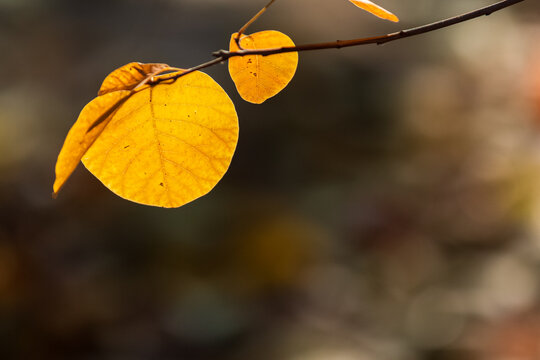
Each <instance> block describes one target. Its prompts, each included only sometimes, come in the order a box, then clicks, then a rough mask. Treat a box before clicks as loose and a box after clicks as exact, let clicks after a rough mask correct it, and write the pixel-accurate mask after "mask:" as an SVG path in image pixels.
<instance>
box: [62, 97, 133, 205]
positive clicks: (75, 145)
mask: <svg viewBox="0 0 540 360" xmlns="http://www.w3.org/2000/svg"><path fill="white" fill-rule="evenodd" d="M130 95H131V92H130V91H126V90H121V91H115V92H111V93H108V94H105V95H103V96H99V97H97V98H95V99H94V100H92V101H91V102H90V103H88V104H87V105H86V106H85V107H84V108H83V109H82V111H81V113H80V115H79V118H78V119H77V121H76V122H75V124H74V125H73V127H72V128H71V130H69V133H68V135H67V137H66V140H65V141H64V145H63V146H62V150H60V154H59V155H58V160H57V161H56V169H55V172H56V179H55V181H54V185H53V196H56V195H57V194H58V191H60V189H61V188H62V186H63V185H64V183H65V182H66V180H67V179H68V178H69V176H70V175H71V173H73V171H74V170H75V168H76V167H77V165H78V164H79V161H81V158H82V156H83V155H84V153H85V152H86V151H87V150H88V149H89V148H90V146H91V145H92V144H93V143H94V141H95V140H96V139H97V137H98V136H99V135H100V134H101V132H102V131H103V129H104V128H105V126H106V125H107V124H108V122H109V121H110V120H111V118H112V116H111V115H112V114H113V113H114V112H115V111H116V110H117V109H118V108H119V107H120V105H122V103H123V102H124V101H126V99H127V98H128V97H129V96H130Z"/></svg>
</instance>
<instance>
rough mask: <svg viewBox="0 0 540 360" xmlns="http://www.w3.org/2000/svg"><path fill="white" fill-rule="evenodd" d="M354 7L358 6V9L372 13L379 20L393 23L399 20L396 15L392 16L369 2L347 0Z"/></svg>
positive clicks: (367, 0) (365, 0) (366, 0)
mask: <svg viewBox="0 0 540 360" xmlns="http://www.w3.org/2000/svg"><path fill="white" fill-rule="evenodd" d="M349 1H350V2H352V3H353V4H354V5H356V6H358V7H359V8H360V9H364V10H366V11H367V12H370V13H372V14H373V15H375V16H378V17H380V18H381V19H385V20H390V21H393V22H398V21H399V19H398V17H397V16H396V15H394V14H392V13H391V12H390V11H388V10H386V9H383V8H382V7H380V6H379V5H377V4H374V3H372V2H371V1H369V0H349Z"/></svg>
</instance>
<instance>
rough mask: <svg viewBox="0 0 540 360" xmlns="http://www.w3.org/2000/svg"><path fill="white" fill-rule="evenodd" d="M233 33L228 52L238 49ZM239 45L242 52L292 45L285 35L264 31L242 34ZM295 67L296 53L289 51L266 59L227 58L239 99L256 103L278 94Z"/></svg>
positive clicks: (292, 74)
mask: <svg viewBox="0 0 540 360" xmlns="http://www.w3.org/2000/svg"><path fill="white" fill-rule="evenodd" d="M236 36H237V33H234V34H232V36H231V42H230V51H237V50H239V48H238V45H237V44H236V41H235V38H236ZM240 45H241V46H242V48H244V49H273V48H281V47H284V46H294V43H293V41H292V40H291V39H290V38H289V37H288V36H287V35H285V34H283V33H281V32H279V31H274V30H267V31H261V32H257V33H254V34H251V35H242V36H241V37H240ZM297 66H298V53H297V52H290V53H283V54H275V55H269V56H261V55H249V56H236V57H232V58H230V59H229V73H230V74H231V78H232V80H233V82H234V84H235V85H236V89H237V90H238V93H239V94H240V96H241V97H242V99H244V100H246V101H249V102H251V103H255V104H261V103H263V102H264V101H265V100H267V99H269V98H271V97H272V96H274V95H276V94H277V93H279V92H280V91H281V90H283V89H284V88H285V86H287V84H288V83H289V82H290V81H291V80H292V78H293V77H294V73H295V72H296V68H297Z"/></svg>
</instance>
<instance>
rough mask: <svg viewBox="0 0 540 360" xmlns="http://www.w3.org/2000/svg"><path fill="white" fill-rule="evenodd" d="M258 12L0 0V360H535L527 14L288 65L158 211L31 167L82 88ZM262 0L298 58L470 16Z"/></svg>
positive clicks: (524, 7)
mask: <svg viewBox="0 0 540 360" xmlns="http://www.w3.org/2000/svg"><path fill="white" fill-rule="evenodd" d="M265 2H266V1H265V0H260V1H259V0H257V1H255V0H189V1H188V0H154V1H149V0H148V1H142V0H137V1H135V0H114V1H112V0H108V1H105V0H96V1H70V0H0V49H1V56H0V65H1V66H0V79H1V81H0V358H1V359H45V360H48V359H111V360H113V359H134V360H137V359H189V360H206V359H224V360H244V359H245V360H248V359H250V360H251V359H261V360H274V359H279V360H388V359H392V360H415V359H420V360H424V359H425V360H458V359H459V360H488V359H489V360H503V359H504V360H506V359H512V360H534V359H536V360H537V359H540V45H539V44H540V43H539V41H538V40H539V39H540V12H539V10H540V3H539V2H537V1H532V0H529V1H525V2H523V3H521V4H518V5H516V6H513V7H511V8H509V9H506V10H503V11H501V12H498V13H495V14H493V15H491V16H489V17H483V18H480V19H477V20H474V21H470V22H468V23H464V24H460V25H457V26H454V27H452V28H448V29H444V30H440V31H437V32H433V33H430V34H425V35H422V36H419V37H414V38H411V39H405V40H401V41H397V42H394V43H390V44H387V45H385V46H379V47H377V46H365V47H357V48H349V49H342V50H326V51H319V52H306V53H301V54H300V65H299V68H298V71H297V74H296V77H295V78H294V79H293V81H292V82H291V84H290V85H289V86H288V87H287V88H286V89H285V90H284V91H283V92H282V93H280V94H279V95H278V96H276V97H274V98H272V99H270V100H269V101H267V102H266V103H265V104H263V105H252V104H249V103H246V102H243V101H242V100H241V99H240V97H239V96H238V94H237V93H236V92H235V89H234V85H233V83H232V82H231V80H230V79H229V76H228V72H227V68H226V66H225V65H222V66H216V67H213V68H211V69H208V73H209V74H210V75H212V76H213V77H214V78H215V79H216V80H217V81H218V82H219V83H220V84H221V85H222V86H223V87H224V88H225V90H226V91H227V92H228V93H229V95H230V96H231V98H232V99H233V101H234V102H235V104H236V108H237V111H238V115H239V118H240V140H239V144H238V148H237V151H236V154H235V157H234V159H233V162H232V164H231V167H230V169H229V171H228V173H227V174H226V175H225V177H224V178H223V180H222V181H221V182H220V183H219V184H218V186H217V187H216V188H215V189H214V190H213V191H212V192H211V193H210V194H209V195H207V196H205V197H203V198H201V199H199V200H196V201H195V202H193V203H190V204H188V205H186V206H183V207H181V208H179V209H172V210H166V209H160V208H153V207H145V206H141V205H138V204H134V203H131V202H128V201H125V200H122V199H120V198H119V197H117V196H116V195H114V194H113V193H111V192H110V191H109V190H107V189H106V188H105V187H104V186H103V185H101V183H100V182H99V181H98V180H97V179H96V178H94V177H93V176H92V175H91V174H90V173H89V172H88V171H86V169H84V167H83V166H79V168H78V170H77V171H76V173H75V174H74V175H73V176H72V178H71V179H70V180H69V181H68V183H67V185H66V186H65V188H64V189H63V191H62V192H61V194H60V196H59V198H58V199H57V200H52V199H51V196H50V194H51V191H52V183H53V179H54V164H55V161H56V156H57V154H58V152H59V150H60V148H61V146H62V143H63V140H64V138H65V135H66V134H67V132H68V130H69V128H70V127H71V125H72V124H73V122H74V121H75V119H76V118H77V116H78V113H79V111H80V110H81V109H82V108H83V106H84V105H85V104H86V103H87V102H89V101H90V100H91V99H92V98H93V97H94V96H95V95H96V92H97V89H98V87H99V85H100V84H101V81H102V80H103V78H104V77H105V76H106V75H107V74H108V73H109V72H111V71H112V70H114V69H115V68H117V67H119V66H121V65H123V64H126V63H128V62H131V61H141V62H165V63H168V64H170V65H172V66H178V67H184V68H187V67H191V66H194V65H197V64H199V63H202V62H204V61H207V60H209V59H210V58H211V55H210V53H211V52H212V51H215V50H218V49H221V48H224V47H226V46H227V45H228V41H229V36H230V34H231V33H232V32H234V31H236V30H237V29H238V28H239V27H240V26H241V25H243V24H244V22H245V21H247V19H249V18H250V17H251V16H252V15H253V14H254V13H255V12H257V11H258V10H259V9H260V8H261V7H262V6H263V5H264V4H265ZM379 3H380V4H381V5H382V6H384V7H386V8H387V9H389V10H391V11H393V12H394V13H396V14H397V15H398V16H399V17H400V18H401V20H402V21H401V22H400V23H399V24H393V23H390V22H384V21H381V20H378V19H377V18H375V17H373V16H371V15H369V14H367V13H365V12H363V11H361V10H359V9H356V8H355V7H354V6H353V5H352V4H350V3H349V2H348V1H346V0H332V1H330V0H311V1H308V0H296V1H291V0H280V1H277V2H276V3H275V5H274V6H273V7H272V8H271V9H270V10H269V11H268V12H267V13H266V14H265V16H264V17H263V18H262V19H261V20H260V21H259V22H257V23H256V24H255V25H254V26H253V27H252V28H251V31H253V32H254V31H257V30H264V29H276V30H280V31H282V32H284V33H286V34H288V35H289V36H291V37H292V39H293V40H294V41H295V42H296V43H298V44H300V43H306V42H319V41H332V40H336V39H348V38H356V37H364V36H371V35H378V34H384V33H387V32H392V31H397V30H400V29H402V28H406V27H412V26H417V25H421V24H424V23H429V22H432V21H435V20H439V19H442V18H444V17H449V16H453V15H456V14H459V13H463V12H466V11H469V10H472V9H475V8H478V7H481V6H484V5H487V4H489V3H490V1H487V0H475V1H471V0H454V1H436V0H414V1H412V0H409V1H398V0H381V1H379Z"/></svg>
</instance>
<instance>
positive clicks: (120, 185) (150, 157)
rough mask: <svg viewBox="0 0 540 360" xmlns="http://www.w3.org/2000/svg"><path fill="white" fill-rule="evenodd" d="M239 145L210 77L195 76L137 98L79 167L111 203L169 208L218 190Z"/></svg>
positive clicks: (227, 106)
mask: <svg viewBox="0 0 540 360" xmlns="http://www.w3.org/2000/svg"><path fill="white" fill-rule="evenodd" d="M112 94H114V93H112ZM237 140H238V117H237V115H236V110H235V108H234V105H233V103H232V101H231V100H230V98H229V97H228V95H227V94H226V93H225V91H224V90H223V89H222V88H221V87H220V86H219V85H218V84H217V83H216V82H215V81H214V80H213V79H212V78H211V77H210V76H208V75H206V74H204V73H202V72H198V71H197V72H193V73H190V74H187V75H185V76H182V77H180V78H178V79H176V80H168V81H164V82H161V83H159V84H157V85H153V86H145V87H143V88H142V89H140V90H138V91H136V92H135V93H134V94H133V95H131V96H130V97H129V98H128V99H127V100H126V101H125V102H124V104H122V106H121V107H120V108H119V109H118V111H116V112H115V113H114V115H113V116H112V119H111V120H110V121H109V122H108V124H107V126H106V127H105V128H104V129H103V131H102V132H101V134H100V136H99V137H98V138H97V139H96V140H95V142H94V143H93V144H92V146H91V147H90V149H89V150H88V151H87V152H86V154H85V155H84V156H83V158H82V161H83V164H84V165H85V166H86V168H87V169H88V170H89V171H90V172H91V173H92V174H94V175H95V176H96V177H97V178H98V179H99V180H100V181H101V182H102V183H103V184H104V185H105V186H106V187H108V188H109V189H110V190H111V191H113V192H114V193H116V194H117V195H119V196H121V197H123V198H125V199H127V200H131V201H134V202H137V203H141V204H146V205H153V206H161V207H168V208H172V207H179V206H181V205H184V204H186V203H188V202H190V201H192V200H194V199H196V198H198V197H200V196H202V195H205V194H206V193H208V192H209V191H210V190H211V189H212V188H213V187H214V186H215V185H216V184H217V182H218V181H219V180H220V179H221V178H222V177H223V175H224V174H225V172H226V171H227V169H228V167H229V164H230V162H231V159H232V156H233V154H234V151H235V148H236V143H237Z"/></svg>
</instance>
